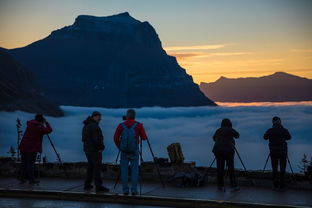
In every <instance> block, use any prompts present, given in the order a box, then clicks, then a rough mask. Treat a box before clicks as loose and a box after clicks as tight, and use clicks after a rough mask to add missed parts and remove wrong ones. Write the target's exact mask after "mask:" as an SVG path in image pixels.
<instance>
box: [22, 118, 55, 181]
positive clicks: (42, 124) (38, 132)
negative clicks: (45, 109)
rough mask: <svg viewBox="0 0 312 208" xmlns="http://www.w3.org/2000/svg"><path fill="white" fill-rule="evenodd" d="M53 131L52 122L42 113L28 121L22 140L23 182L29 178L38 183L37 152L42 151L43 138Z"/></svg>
mask: <svg viewBox="0 0 312 208" xmlns="http://www.w3.org/2000/svg"><path fill="white" fill-rule="evenodd" d="M51 132H52V128H51V126H50V124H49V123H48V122H47V121H46V120H45V118H44V117H43V116H42V115H41V114H37V115H36V116H35V119H34V120H30V121H27V128H26V130H25V133H24V136H23V138H22V140H21V143H20V146H19V149H20V151H21V178H20V181H21V182H22V183H24V182H26V178H28V180H29V184H37V183H39V181H36V180H35V179H34V164H35V162H36V157H37V153H41V152H42V138H43V136H44V135H45V134H49V133H51Z"/></svg>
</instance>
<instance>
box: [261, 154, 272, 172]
mask: <svg viewBox="0 0 312 208" xmlns="http://www.w3.org/2000/svg"><path fill="white" fill-rule="evenodd" d="M269 159H270V154H269V155H268V157H267V159H266V161H265V164H264V167H263V170H262V173H264V171H265V168H266V166H267V164H268V161H269Z"/></svg>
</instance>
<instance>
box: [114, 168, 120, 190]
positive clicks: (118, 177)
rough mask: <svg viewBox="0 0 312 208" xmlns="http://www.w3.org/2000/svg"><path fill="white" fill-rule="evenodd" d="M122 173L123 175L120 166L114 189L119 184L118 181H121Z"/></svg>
mask: <svg viewBox="0 0 312 208" xmlns="http://www.w3.org/2000/svg"><path fill="white" fill-rule="evenodd" d="M120 175H121V170H120V168H119V173H118V176H117V178H116V181H115V184H114V190H115V189H116V186H117V184H118V182H119V179H120Z"/></svg>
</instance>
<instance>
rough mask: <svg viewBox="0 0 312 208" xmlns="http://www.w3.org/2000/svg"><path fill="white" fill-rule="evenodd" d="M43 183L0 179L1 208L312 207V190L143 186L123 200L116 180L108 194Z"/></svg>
mask: <svg viewBox="0 0 312 208" xmlns="http://www.w3.org/2000/svg"><path fill="white" fill-rule="evenodd" d="M40 181H41V182H40V184H39V185H29V184H28V183H25V184H20V183H19V181H18V180H16V179H15V178H11V177H2V178H0V207H22V206H21V205H25V204H27V207H30V208H31V207H63V206H64V205H66V207H93V204H94V203H96V205H97V206H96V207H102V205H105V206H103V207H152V206H157V207H312V192H311V190H297V189H287V190H286V191H283V192H276V191H273V190H272V189H270V188H265V187H257V186H241V190H240V191H239V192H231V191H230V189H227V190H226V192H220V191H217V188H216V185H215V184H206V185H205V186H203V187H188V188H180V187H176V186H172V185H171V186H166V187H162V185H161V184H160V183H158V182H144V183H143V184H142V196H139V195H138V196H124V195H122V194H121V193H122V190H121V184H118V185H117V187H116V189H115V190H114V189H113V186H114V181H113V180H104V185H105V186H107V187H108V188H110V192H109V193H107V194H96V193H94V192H85V191H84V190H83V180H81V179H64V178H41V179H40ZM30 199H31V200H30ZM38 199H40V201H38ZM77 203H79V206H77ZM46 205H47V206H46ZM80 205H81V206H80ZM117 205H118V206H117ZM134 205H135V206H134Z"/></svg>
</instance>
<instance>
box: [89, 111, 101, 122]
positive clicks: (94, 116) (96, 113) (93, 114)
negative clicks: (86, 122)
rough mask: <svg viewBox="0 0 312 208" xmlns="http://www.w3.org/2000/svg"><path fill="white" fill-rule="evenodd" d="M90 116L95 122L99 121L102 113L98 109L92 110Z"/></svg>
mask: <svg viewBox="0 0 312 208" xmlns="http://www.w3.org/2000/svg"><path fill="white" fill-rule="evenodd" d="M91 118H92V119H93V120H95V122H97V123H99V122H100V121H101V119H102V114H101V113H100V112H99V111H94V112H93V113H92V115H91Z"/></svg>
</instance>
